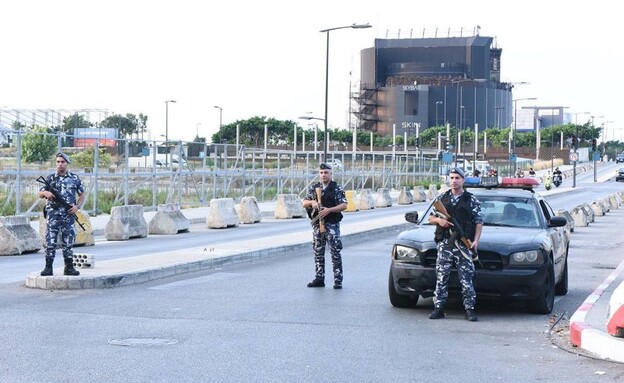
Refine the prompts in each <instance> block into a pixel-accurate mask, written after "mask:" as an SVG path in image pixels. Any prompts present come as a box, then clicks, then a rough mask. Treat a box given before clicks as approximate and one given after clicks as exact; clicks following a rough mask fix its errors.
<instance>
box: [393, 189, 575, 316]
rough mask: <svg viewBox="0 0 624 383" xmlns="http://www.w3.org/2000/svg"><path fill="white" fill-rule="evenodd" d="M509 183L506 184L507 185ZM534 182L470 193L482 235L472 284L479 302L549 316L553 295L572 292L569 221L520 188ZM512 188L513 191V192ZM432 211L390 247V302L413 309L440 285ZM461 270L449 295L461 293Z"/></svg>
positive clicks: (412, 220)
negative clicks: (516, 304) (514, 305)
mask: <svg viewBox="0 0 624 383" xmlns="http://www.w3.org/2000/svg"><path fill="white" fill-rule="evenodd" d="M506 181H507V183H506ZM522 182H524V183H529V182H532V183H533V185H534V186H535V184H536V183H535V181H534V180H532V179H530V178H526V179H525V178H522V179H517V178H506V177H505V178H503V180H502V185H495V186H493V187H480V188H470V189H469V191H470V192H471V193H473V194H474V195H475V196H476V197H477V198H478V199H479V201H480V202H481V212H482V215H483V232H482V235H481V238H480V241H479V248H478V252H479V262H478V263H475V267H476V276H475V279H474V281H475V282H474V283H475V289H476V292H477V300H478V299H481V298H489V299H502V300H514V301H522V302H525V303H526V306H527V309H528V311H530V312H533V313H538V314H549V313H550V312H552V310H553V306H554V300H555V295H565V294H567V292H568V247H569V240H570V238H569V234H568V231H567V229H566V227H565V226H566V225H567V223H568V221H567V219H566V218H565V217H562V216H557V215H555V213H554V211H553V209H552V208H551V207H550V205H549V204H548V203H547V202H546V201H545V200H544V199H543V198H542V197H541V196H540V195H539V194H537V193H535V192H533V190H532V189H531V188H523V185H522V184H521V183H522ZM511 183H514V184H515V185H514V186H515V188H512V187H510V186H511ZM431 211H432V206H430V207H429V208H428V209H427V210H426V211H425V213H424V215H423V216H422V217H419V218H418V219H417V222H414V215H413V213H410V214H412V215H411V216H409V215H406V220H409V221H410V222H413V223H416V226H415V227H414V228H412V229H410V230H407V231H404V232H402V233H400V234H399V236H398V237H397V239H396V240H395V242H394V246H393V247H392V253H391V257H392V262H391V265H390V273H389V278H388V293H389V298H390V303H391V304H392V305H393V306H396V307H413V306H415V305H416V303H417V302H418V299H419V297H421V296H422V297H431V296H433V292H434V290H435V285H436V259H437V251H436V243H435V241H434V231H435V227H436V226H435V225H431V224H429V223H428V216H429V213H430V212H431ZM460 289H461V286H460V284H459V281H458V277H457V271H456V270H453V271H452V274H451V280H450V292H451V294H459V293H460Z"/></svg>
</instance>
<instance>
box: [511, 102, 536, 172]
mask: <svg viewBox="0 0 624 383" xmlns="http://www.w3.org/2000/svg"><path fill="white" fill-rule="evenodd" d="M528 100H537V97H525V98H517V99H515V100H512V101H513V108H514V118H513V125H514V126H513V133H512V138H511V139H512V145H511V160H513V169H512V172H511V175H512V176H514V175H515V174H516V165H517V159H516V134H517V133H518V101H528Z"/></svg>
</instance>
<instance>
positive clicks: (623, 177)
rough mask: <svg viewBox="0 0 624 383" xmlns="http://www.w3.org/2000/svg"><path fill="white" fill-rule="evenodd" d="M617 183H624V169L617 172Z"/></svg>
mask: <svg viewBox="0 0 624 383" xmlns="http://www.w3.org/2000/svg"><path fill="white" fill-rule="evenodd" d="M615 181H624V168H619V169H618V170H617V174H616V176H615Z"/></svg>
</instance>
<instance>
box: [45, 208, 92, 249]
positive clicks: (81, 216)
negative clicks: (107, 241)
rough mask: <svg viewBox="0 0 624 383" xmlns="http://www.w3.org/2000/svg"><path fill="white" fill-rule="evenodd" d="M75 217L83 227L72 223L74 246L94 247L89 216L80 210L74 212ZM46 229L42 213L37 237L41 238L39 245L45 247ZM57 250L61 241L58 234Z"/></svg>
mask: <svg viewBox="0 0 624 383" xmlns="http://www.w3.org/2000/svg"><path fill="white" fill-rule="evenodd" d="M76 217H77V218H78V221H80V223H81V224H82V226H83V227H84V230H82V227H80V225H78V223H77V222H74V230H75V232H76V239H75V240H74V246H93V245H95V240H94V239H93V227H92V226H91V219H89V216H88V215H87V214H85V213H84V212H83V211H82V210H78V211H77V212H76ZM47 229H48V220H47V219H45V218H43V213H41V214H39V236H41V243H43V245H44V246H45V243H46V240H45V237H46V230H47ZM56 243H57V248H59V249H60V248H61V240H60V234H59V239H58V240H57V241H56Z"/></svg>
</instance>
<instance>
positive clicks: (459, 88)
mask: <svg viewBox="0 0 624 383" xmlns="http://www.w3.org/2000/svg"><path fill="white" fill-rule="evenodd" d="M486 81H487V80H486V79H484V78H463V79H459V80H451V85H454V84H457V89H456V95H457V105H456V106H457V111H456V115H455V127H457V125H459V130H461V128H462V126H461V125H462V121H461V120H462V118H463V117H462V114H461V110H462V109H463V108H464V105H463V104H464V100H463V96H464V94H463V93H464V88H463V86H460V85H459V84H461V83H463V82H474V83H483V82H486ZM445 109H446V108H445ZM475 109H476V108H475ZM475 123H476V121H475ZM459 130H458V134H457V136H456V139H455V166H457V156H458V155H459V153H458V146H459V142H457V141H458V140H457V139H458V138H459V137H460V134H459ZM464 160H465V159H464Z"/></svg>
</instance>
